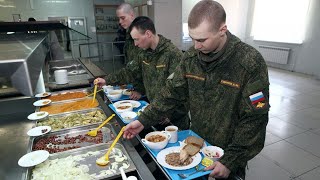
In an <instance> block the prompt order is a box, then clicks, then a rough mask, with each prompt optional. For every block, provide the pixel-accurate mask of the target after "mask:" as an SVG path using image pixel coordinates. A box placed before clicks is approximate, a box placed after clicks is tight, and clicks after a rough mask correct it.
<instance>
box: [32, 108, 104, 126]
mask: <svg viewBox="0 0 320 180" xmlns="http://www.w3.org/2000/svg"><path fill="white" fill-rule="evenodd" d="M105 119H106V116H105V115H104V114H103V113H101V111H99V110H95V111H92V112H89V113H85V114H79V113H72V114H70V115H66V116H62V117H49V119H47V120H43V121H39V122H37V126H51V128H52V130H53V131H56V130H59V129H65V128H71V127H75V126H83V125H89V124H94V123H99V122H102V121H103V120H105Z"/></svg>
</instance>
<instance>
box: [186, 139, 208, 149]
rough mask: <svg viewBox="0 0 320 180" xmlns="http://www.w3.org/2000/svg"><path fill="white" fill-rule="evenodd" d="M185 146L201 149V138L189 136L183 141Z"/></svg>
mask: <svg viewBox="0 0 320 180" xmlns="http://www.w3.org/2000/svg"><path fill="white" fill-rule="evenodd" d="M185 143H186V144H192V145H195V146H198V147H199V148H201V147H202V146H203V143H204V140H203V139H202V138H197V137H195V136H189V137H187V138H186V140H185Z"/></svg>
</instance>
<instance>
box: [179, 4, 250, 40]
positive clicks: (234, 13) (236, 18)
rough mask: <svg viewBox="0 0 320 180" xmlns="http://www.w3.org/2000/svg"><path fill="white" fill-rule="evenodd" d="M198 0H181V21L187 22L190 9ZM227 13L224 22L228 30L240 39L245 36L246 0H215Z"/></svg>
mask: <svg viewBox="0 0 320 180" xmlns="http://www.w3.org/2000/svg"><path fill="white" fill-rule="evenodd" d="M199 1H200V0H182V9H183V11H182V23H188V16H189V14H190V11H191V9H192V8H193V7H194V5H195V4H197V3H198V2H199ZM217 2H219V3H220V4H221V5H222V6H223V7H224V9H225V11H226V14H227V19H226V24H227V27H228V29H229V31H230V32H231V33H233V34H235V35H236V36H238V37H239V38H240V39H242V40H243V39H244V38H245V34H246V21H247V14H248V2H249V1H248V0H217Z"/></svg>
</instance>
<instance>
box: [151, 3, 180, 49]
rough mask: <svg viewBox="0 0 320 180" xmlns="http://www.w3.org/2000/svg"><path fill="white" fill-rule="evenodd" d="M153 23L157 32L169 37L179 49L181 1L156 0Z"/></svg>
mask: <svg viewBox="0 0 320 180" xmlns="http://www.w3.org/2000/svg"><path fill="white" fill-rule="evenodd" d="M153 6H154V23H155V26H156V30H157V32H158V34H162V35H163V36H165V37H166V38H168V39H170V40H171V41H172V42H173V44H174V45H176V46H177V47H178V48H180V49H181V39H182V2H181V0H156V1H153Z"/></svg>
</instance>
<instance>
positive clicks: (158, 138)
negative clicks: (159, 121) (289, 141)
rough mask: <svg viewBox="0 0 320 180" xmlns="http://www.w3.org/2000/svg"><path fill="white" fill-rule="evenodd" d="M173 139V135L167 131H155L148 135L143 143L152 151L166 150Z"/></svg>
mask: <svg viewBox="0 0 320 180" xmlns="http://www.w3.org/2000/svg"><path fill="white" fill-rule="evenodd" d="M170 138H171V135H170V134H169V133H167V132H165V131H154V132H150V133H148V134H147V135H146V136H145V138H144V139H142V140H141V141H142V142H143V143H144V144H145V145H147V146H148V147H149V148H150V149H153V150H161V149H163V148H165V147H166V146H167V144H168V142H169V140H170Z"/></svg>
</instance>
